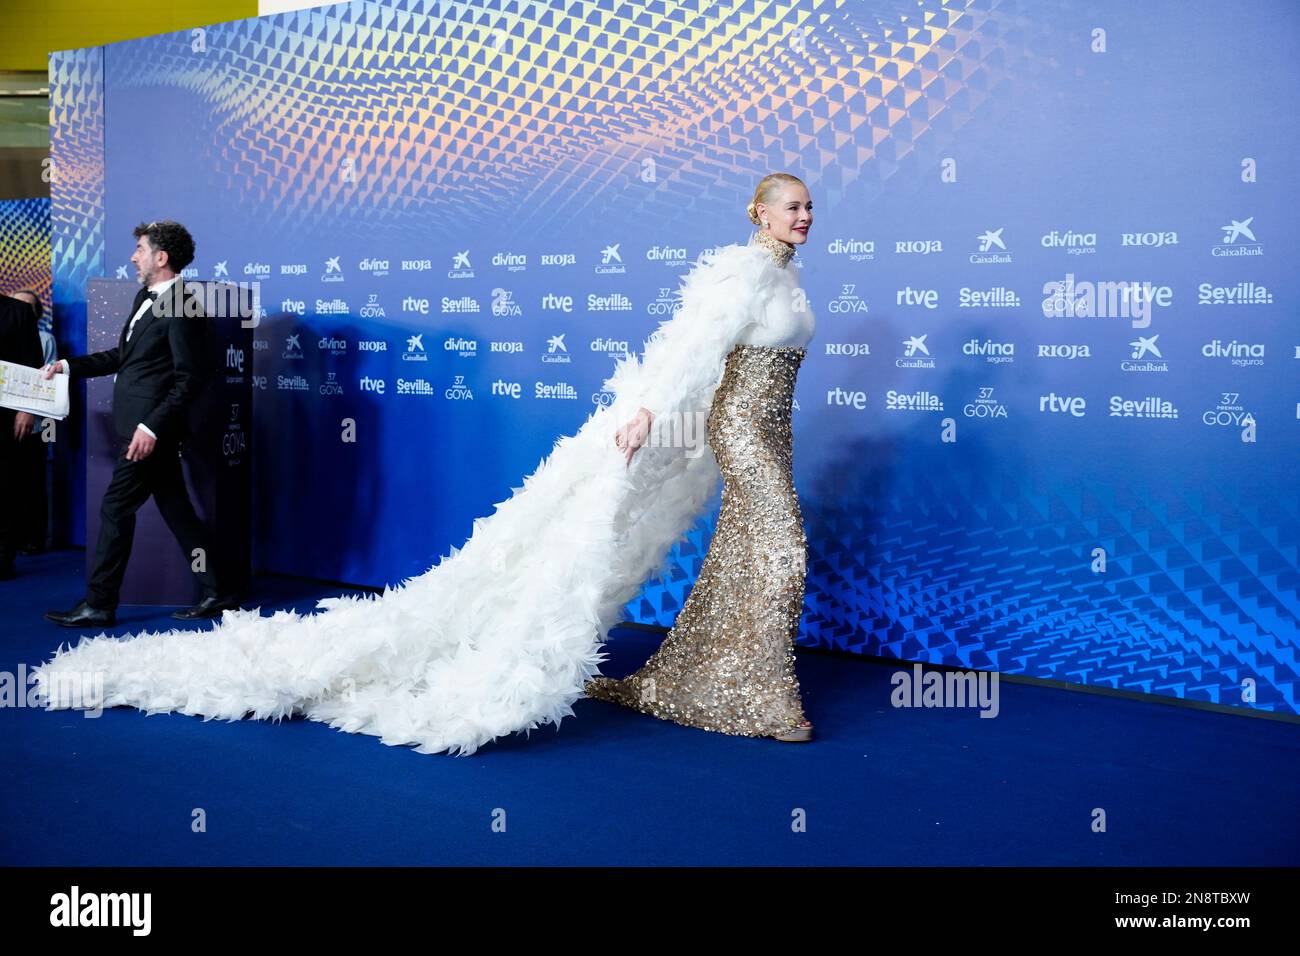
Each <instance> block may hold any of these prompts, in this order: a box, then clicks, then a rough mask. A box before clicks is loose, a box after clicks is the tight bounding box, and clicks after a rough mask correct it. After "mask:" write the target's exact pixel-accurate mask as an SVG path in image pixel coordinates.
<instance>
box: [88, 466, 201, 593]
mask: <svg viewBox="0 0 1300 956" xmlns="http://www.w3.org/2000/svg"><path fill="white" fill-rule="evenodd" d="M125 452H126V447H125V445H123V446H122V448H121V449H119V456H118V459H117V461H116V463H115V464H114V465H113V477H112V479H110V481H109V483H108V488H107V489H106V490H105V491H104V501H103V504H102V505H101V506H100V509H99V514H100V525H99V543H98V544H97V545H96V546H95V566H94V569H93V570H92V571H91V573H90V580H89V581H88V582H87V583H86V603H87V604H89V605H90V606H91V607H93V608H98V609H100V610H116V609H117V605H118V600H119V594H120V592H121V589H122V579H123V578H124V577H125V576H126V563H127V560H128V559H129V558H130V557H131V542H132V540H133V539H134V537H135V514H136V512H137V511H139V510H140V508H141V507H143V505H144V503H145V502H146V501H148V500H149V497H150V495H152V496H153V500H154V502H155V503H156V504H157V505H158V511H159V513H160V514H161V515H162V517H163V520H164V521H165V522H167V527H168V528H169V529H171V532H172V534H174V535H175V536H176V540H177V541H179V542H180V546H181V551H183V552H184V554H185V560H186V562H187V563H189V565H190V567H191V568H192V567H193V566H194V551H195V549H196V548H201V549H203V555H204V558H205V561H204V563H203V565H202V566H203V567H204V570H202V571H195V572H194V576H195V577H197V578H198V579H199V583H200V584H201V585H202V586H203V594H204V596H205V597H217V596H220V594H221V593H222V592H221V588H220V582H219V579H218V577H217V572H216V568H215V564H214V557H215V556H214V555H213V553H212V548H211V547H210V546H209V544H210V542H209V540H208V533H207V530H206V529H205V528H204V527H203V525H202V523H201V522H200V521H199V516H198V515H197V514H195V512H194V505H192V504H191V503H190V494H189V491H188V489H187V488H186V487H185V473H184V472H183V471H182V470H181V459H180V449H179V446H178V445H177V444H176V443H175V442H161V441H160V442H158V443H157V445H156V446H155V447H154V450H153V452H152V453H151V454H150V455H149V456H148V457H147V458H145V459H144V460H143V461H127V459H126V458H125V457H123V456H124V455H125Z"/></svg>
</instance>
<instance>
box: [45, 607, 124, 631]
mask: <svg viewBox="0 0 1300 956" xmlns="http://www.w3.org/2000/svg"><path fill="white" fill-rule="evenodd" d="M45 619H46V620H47V621H53V622H54V623H55V624H58V625H61V626H62V627H112V626H113V625H114V624H116V623H117V614H115V613H114V612H113V611H112V610H107V611H101V610H100V609H99V608H97V607H91V606H90V605H89V604H87V603H86V602H85V601H82V602H81V603H80V604H78V605H77V606H76V607H74V608H73V609H72V610H71V611H46V612H45Z"/></svg>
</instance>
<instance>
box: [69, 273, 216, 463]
mask: <svg viewBox="0 0 1300 956" xmlns="http://www.w3.org/2000/svg"><path fill="white" fill-rule="evenodd" d="M182 281H183V280H181V279H177V280H176V282H175V283H173V284H172V285H171V286H170V287H168V288H166V289H164V290H163V291H162V293H161V294H160V295H159V298H158V300H157V301H156V302H155V303H154V304H153V306H152V307H151V308H150V309H149V310H148V311H147V312H145V314H144V315H142V316H141V317H140V320H139V321H138V322H136V324H135V331H134V332H132V333H131V340H130V341H129V342H128V341H127V338H126V331H127V329H128V328H130V325H131V316H133V315H135V313H136V311H137V310H138V309H139V308H140V304H141V302H143V301H144V295H145V290H143V289H141V290H140V292H139V293H138V294H137V295H136V297H135V302H134V304H133V305H132V307H131V311H130V313H129V314H128V315H127V317H126V323H125V324H124V325H123V326H122V334H121V335H120V336H118V340H117V347H116V348H111V349H105V350H104V351H102V352H95V353H93V354H91V355H81V356H78V357H76V358H70V359H68V368H69V370H71V372H72V374H73V375H83V376H86V377H88V378H89V377H93V376H96V375H112V374H114V373H116V374H117V379H116V380H115V381H114V383H113V427H114V428H115V429H117V434H118V437H119V438H121V439H122V440H123V441H130V439H131V436H132V435H134V434H135V429H136V426H137V425H141V424H143V425H144V426H145V427H146V428H148V429H149V430H150V431H152V432H153V433H154V434H155V435H157V436H158V440H159V441H178V440H180V439H182V438H185V437H187V436H188V435H189V409H190V405H191V404H192V403H193V402H194V400H195V398H196V397H197V396H198V394H199V392H200V390H201V389H202V387H203V383H204V381H205V379H206V378H207V371H208V370H207V369H206V368H205V367H204V363H205V360H206V356H207V347H206V341H207V324H208V320H207V319H206V317H204V315H203V313H202V310H201V309H200V308H199V307H198V301H197V299H196V298H195V296H194V295H193V293H192V292H191V291H189V290H185V291H184V293H183V294H184V300H183V302H182V300H180V298H179V297H178V296H177V294H176V293H177V291H178V290H177V286H180V285H181V283H182Z"/></svg>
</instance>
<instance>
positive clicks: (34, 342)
mask: <svg viewBox="0 0 1300 956" xmlns="http://www.w3.org/2000/svg"><path fill="white" fill-rule="evenodd" d="M36 329H37V327H36V314H35V313H34V312H32V307H31V306H30V305H28V304H27V303H26V302H24V301H22V300H21V299H11V298H10V297H9V296H7V295H0V359H3V360H4V361H6V362H13V363H14V364H15V365H27V366H30V367H31V368H40V367H41V366H42V365H44V364H45V351H44V349H42V348H41V335H40V333H39V332H38V331H37V330H36ZM15 414H16V412H14V410H13V409H12V408H0V440H3V439H7V438H10V437H12V436H13V433H14V415H15Z"/></svg>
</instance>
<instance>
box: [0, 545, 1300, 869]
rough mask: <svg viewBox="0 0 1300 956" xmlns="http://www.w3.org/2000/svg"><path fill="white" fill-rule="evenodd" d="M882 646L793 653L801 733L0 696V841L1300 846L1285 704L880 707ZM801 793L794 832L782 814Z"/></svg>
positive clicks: (384, 853)
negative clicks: (361, 722) (514, 726)
mask: <svg viewBox="0 0 1300 956" xmlns="http://www.w3.org/2000/svg"><path fill="white" fill-rule="evenodd" d="M83 561H84V554H83V553H82V552H80V551H63V552H55V553H51V554H46V555H42V556H39V557H35V558H20V565H19V566H20V570H21V572H22V574H21V576H20V577H19V578H17V579H15V580H13V581H8V582H0V649H2V650H0V670H3V671H6V672H8V674H10V675H16V673H17V668H18V664H19V662H22V663H24V664H26V665H27V666H28V667H30V666H34V665H35V664H37V663H39V662H41V661H43V660H45V659H46V658H47V657H48V656H49V655H50V653H51V652H52V651H53V649H54V648H55V647H56V646H57V645H58V644H59V643H60V642H63V641H68V640H69V639H71V640H73V641H74V642H75V639H76V632H74V631H70V630H65V629H62V628H58V627H55V626H54V625H52V624H49V623H48V622H46V621H44V620H43V619H42V617H41V614H42V612H43V611H45V610H48V609H51V608H59V609H65V608H69V607H71V606H72V605H73V604H75V603H76V601H77V600H79V599H80V596H81V594H82V567H83ZM338 590H339V589H337V588H330V587H325V588H322V587H320V586H319V585H309V584H303V583H301V582H291V581H286V580H284V579H276V578H259V579H258V581H257V589H256V591H255V593H254V600H253V603H254V604H261V605H262V608H263V613H270V611H271V610H272V609H273V608H276V607H294V608H296V609H297V610H300V611H306V610H309V609H310V608H311V607H312V606H313V604H314V601H315V599H316V598H317V597H320V596H324V595H327V594H333V593H337V592H338ZM169 610H170V609H162V610H160V609H155V608H144V607H123V608H121V609H120V613H119V620H120V622H121V623H120V624H119V626H118V627H117V628H116V629H115V633H127V632H132V631H138V630H142V629H146V628H148V629H153V630H157V629H159V628H166V627H169V626H171V625H172V624H174V623H175V622H172V621H171V620H170V618H168V617H167V613H168V612H169ZM205 626H210V625H205ZM656 641H657V635H655V634H653V633H646V632H643V631H640V630H636V629H626V630H621V631H619V632H618V633H617V635H616V638H615V640H614V641H613V642H612V643H611V644H610V645H609V651H610V653H611V655H612V660H611V661H610V662H609V663H608V664H607V665H606V668H605V670H606V672H607V673H611V674H615V675H621V674H624V673H626V672H629V671H631V670H633V669H634V668H635V667H636V666H638V665H639V664H640V663H641V662H642V661H643V660H644V659H645V657H646V656H648V655H649V653H650V651H651V650H652V649H653V647H654V645H655V643H656ZM897 669H899V668H898V666H897V665H893V664H887V663H882V662H872V661H862V660H858V659H855V658H852V657H845V656H835V655H829V654H820V653H801V654H800V658H799V676H800V681H801V683H802V685H803V687H804V696H805V704H806V709H807V711H808V714H809V716H810V718H811V719H812V720H813V722H814V723H815V724H816V725H817V731H818V738H817V740H816V741H815V742H813V743H811V744H783V743H778V742H775V741H769V740H755V739H749V738H736V737H728V736H725V735H721V734H713V733H709V732H707V731H700V730H694V729H691V728H685V727H679V726H677V725H675V724H670V723H667V722H662V721H657V720H654V719H653V718H649V717H645V716H642V715H640V714H637V713H634V712H632V711H629V710H625V709H623V708H620V707H617V706H614V705H610V704H605V703H603V702H598V701H585V700H584V701H579V702H578V704H577V705H576V710H577V716H576V717H571V718H568V719H567V720H565V721H564V723H563V724H562V725H561V727H560V728H559V730H558V731H557V730H556V729H555V728H554V727H550V728H547V729H545V730H542V731H534V732H533V733H532V734H531V735H530V737H527V738H526V737H524V736H522V735H520V736H516V737H512V738H509V739H506V740H503V741H501V742H498V743H496V744H492V745H489V746H488V747H486V748H484V749H483V750H481V751H479V753H478V754H476V755H474V756H472V757H462V758H455V757H448V756H445V755H438V756H427V755H421V754H417V753H415V752H414V751H411V750H409V749H405V748H394V747H387V746H384V745H383V744H381V743H379V741H378V740H377V739H375V738H373V737H367V736H360V735H353V734H344V733H340V732H338V731H336V730H333V729H331V728H329V727H327V726H325V725H323V724H318V723H314V722H312V721H305V720H300V719H299V720H291V721H286V722H283V723H280V724H278V725H277V724H271V723H265V722H252V721H241V722H235V723H228V722H221V721H209V722H204V721H202V720H201V719H199V718H195V717H185V716H179V715H174V714H166V715H155V716H152V717H151V716H146V715H144V714H142V713H140V712H138V711H135V710H131V709H124V708H115V709H113V710H109V711H105V712H104V713H103V715H102V716H100V717H99V718H97V719H87V718H85V717H83V716H82V715H81V714H80V712H76V711H59V712H45V711H42V710H39V709H30V708H26V707H16V706H7V707H3V708H0V720H2V721H3V726H2V727H0V768H3V770H2V772H3V774H4V785H3V787H0V819H2V820H3V823H0V828H2V829H0V864H28V865H30V864H36V865H123V866H132V865H214V864H220V865H239V864H252V865H267V864H288V865H297V864H305V865H313V864H344V865H355V864H417V865H443V864H493V865H497V864H562V865H597V864H651V865H659V864H716V865H755V864H793V865H808V864H821V865H891V866H915V865H975V866H985V865H987V866H1006V865H1082V866H1092V865H1106V866H1114V865H1137V866H1157V865H1159V866H1183V865H1210V866H1221V865H1264V864H1270V865H1277V864H1283V865H1295V864H1296V863H1297V862H1300V835H1298V834H1297V825H1296V817H1295V807H1296V806H1297V804H1298V803H1300V774H1298V773H1297V767H1300V760H1298V759H1297V758H1300V729H1298V728H1297V726H1296V725H1294V724H1288V723H1282V722H1278V721H1272V720H1263V719H1251V718H1246V717H1239V716H1234V715H1226V714H1218V713H1212V712H1206V711H1199V710H1194V709H1189V708H1182V707H1173V706H1168V705H1162V704H1156V703H1147V702H1144V701H1134V700H1125V699H1120V698H1113V697H1105V696H1098V695H1091V694H1084V693H1078V692H1071V691H1066V690H1059V689H1055V688H1050V687H1038V686H1029V685H1024V684H1013V683H1010V682H1006V681H1003V682H1002V683H1001V687H1000V692H1001V705H1000V706H1001V710H1000V714H999V716H998V717H997V718H995V719H981V718H980V717H979V716H978V714H977V712H976V711H974V710H962V709H957V708H950V709H928V710H927V709H895V708H893V707H891V706H890V705H889V699H890V691H891V684H890V676H891V675H892V674H893V673H894V672H895V671H896V670H897ZM11 679H12V678H11ZM1094 808H1101V809H1102V810H1104V812H1105V814H1106V832H1104V833H1094V832H1092V828H1091V825H1092V820H1093V814H1094ZM197 811H202V813H203V815H204V816H205V819H206V832H199V833H196V832H194V831H193V829H192V826H191V823H192V820H193V819H194V816H195V813H196V812H197ZM800 812H802V815H803V816H804V818H806V832H795V831H794V829H793V828H792V820H794V819H795V815H796V814H800ZM502 819H503V820H504V823H505V830H504V832H494V828H493V822H494V820H502Z"/></svg>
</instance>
